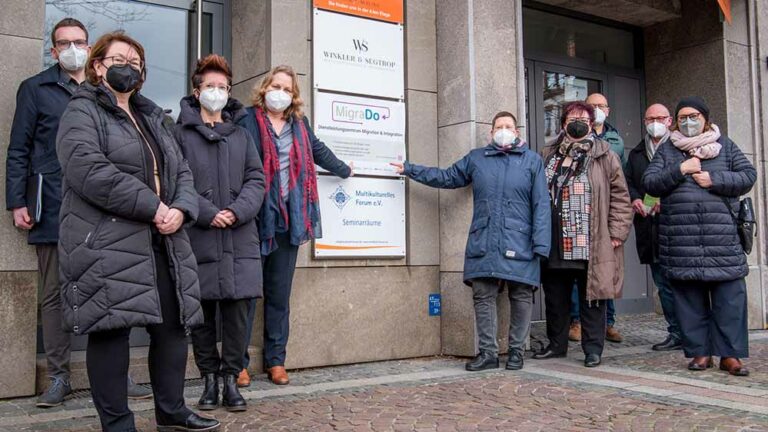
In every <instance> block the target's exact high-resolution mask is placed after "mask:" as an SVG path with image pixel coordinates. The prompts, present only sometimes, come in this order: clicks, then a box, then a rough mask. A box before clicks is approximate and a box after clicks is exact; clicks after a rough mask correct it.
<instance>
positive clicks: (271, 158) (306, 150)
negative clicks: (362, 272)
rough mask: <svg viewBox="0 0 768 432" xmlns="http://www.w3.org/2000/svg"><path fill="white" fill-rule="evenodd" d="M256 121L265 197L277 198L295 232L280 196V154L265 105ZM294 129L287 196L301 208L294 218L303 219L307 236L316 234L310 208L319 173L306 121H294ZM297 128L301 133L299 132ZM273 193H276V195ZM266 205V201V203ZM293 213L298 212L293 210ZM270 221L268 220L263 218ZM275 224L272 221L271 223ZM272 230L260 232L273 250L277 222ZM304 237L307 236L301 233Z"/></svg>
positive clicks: (315, 197)
mask: <svg viewBox="0 0 768 432" xmlns="http://www.w3.org/2000/svg"><path fill="white" fill-rule="evenodd" d="M254 114H255V116H256V123H257V124H258V125H259V132H260V135H261V148H262V151H263V153H264V156H263V159H264V180H265V183H266V184H265V190H264V194H265V197H266V198H265V201H267V200H270V201H271V202H276V203H277V205H278V206H279V212H280V216H281V217H282V218H283V221H284V222H285V226H287V227H290V228H289V231H291V232H292V233H293V231H294V229H295V228H296V227H292V226H291V224H290V222H291V221H290V216H289V212H288V209H287V208H286V205H285V202H284V201H283V199H282V197H281V196H280V159H279V155H278V150H277V145H276V144H275V141H274V140H273V137H272V133H271V131H270V129H269V127H268V126H267V121H268V120H267V116H266V113H265V112H264V110H263V109H261V108H257V109H256V110H255V113H254ZM294 125H295V127H294V133H293V146H292V147H291V150H290V156H289V159H290V165H289V168H288V175H289V179H288V199H289V205H290V207H291V209H300V213H299V215H300V216H301V220H300V221H294V224H296V223H302V225H303V226H302V227H301V229H302V231H303V232H304V233H306V236H307V237H308V238H313V237H314V234H315V233H314V228H313V223H312V222H313V221H312V218H311V217H310V214H309V209H310V208H312V207H315V206H317V205H318V201H319V200H318V195H317V175H316V174H315V162H314V158H313V156H312V145H311V143H310V142H309V134H308V133H307V128H306V127H305V125H304V122H303V121H301V120H300V119H297V120H296V121H295V122H294ZM297 129H298V132H299V133H298V134H297V133H296V131H297ZM297 186H299V187H301V189H300V193H299V194H296V193H291V192H293V191H294V190H295V189H296V187H297ZM273 195H274V196H273ZM265 205H266V204H265ZM291 213H294V215H295V212H294V211H293V210H292V211H291ZM264 216H265V217H266V218H269V219H273V218H274V215H272V214H265V215H264ZM263 222H269V221H263ZM270 225H272V224H270ZM272 226H273V229H272V232H262V233H261V236H262V238H264V239H265V241H267V242H270V243H269V244H268V245H266V247H265V248H264V247H263V248H262V249H263V250H264V249H266V250H270V251H271V250H273V246H274V247H276V245H272V244H271V242H273V241H274V225H272ZM302 237H304V236H302Z"/></svg>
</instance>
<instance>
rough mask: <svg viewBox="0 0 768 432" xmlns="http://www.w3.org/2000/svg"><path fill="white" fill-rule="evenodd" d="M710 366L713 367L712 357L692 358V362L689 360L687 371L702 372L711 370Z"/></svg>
mask: <svg viewBox="0 0 768 432" xmlns="http://www.w3.org/2000/svg"><path fill="white" fill-rule="evenodd" d="M712 366H713V363H712V357H709V356H701V357H694V358H693V360H691V362H690V363H688V370H692V371H703V370H706V369H709V368H711V367H712Z"/></svg>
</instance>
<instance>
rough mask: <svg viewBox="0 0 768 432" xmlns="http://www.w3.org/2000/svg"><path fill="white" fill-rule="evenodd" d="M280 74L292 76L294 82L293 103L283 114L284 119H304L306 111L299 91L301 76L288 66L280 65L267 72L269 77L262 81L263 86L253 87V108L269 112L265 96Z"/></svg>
mask: <svg viewBox="0 0 768 432" xmlns="http://www.w3.org/2000/svg"><path fill="white" fill-rule="evenodd" d="M279 73H284V74H286V75H288V76H290V77H291V80H292V81H293V95H292V96H293V100H292V101H291V105H290V106H289V107H288V108H286V110H285V112H283V118H285V119H288V118H290V117H291V116H294V117H296V118H297V119H301V118H302V117H304V110H302V107H303V106H304V101H303V100H302V99H301V91H300V90H299V76H298V75H297V74H296V71H295V70H293V68H292V67H290V66H288V65H280V66H277V67H275V68H273V69H272V70H271V71H269V72H267V75H266V76H265V77H264V79H263V80H261V84H259V85H256V86H253V90H252V91H251V102H253V106H255V107H259V108H261V109H263V110H264V111H267V105H266V103H265V102H264V95H266V94H267V92H268V91H269V86H270V85H272V79H273V78H274V77H275V75H276V74H279Z"/></svg>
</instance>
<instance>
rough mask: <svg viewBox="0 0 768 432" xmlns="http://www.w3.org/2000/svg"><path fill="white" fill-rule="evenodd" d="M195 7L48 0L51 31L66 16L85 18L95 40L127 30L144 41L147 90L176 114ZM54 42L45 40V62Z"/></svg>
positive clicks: (186, 74)
mask: <svg viewBox="0 0 768 432" xmlns="http://www.w3.org/2000/svg"><path fill="white" fill-rule="evenodd" d="M189 13H190V12H189V10H187V9H182V8H177V7H171V6H164V5H158V4H154V3H152V4H150V3H144V2H138V1H127V0H103V1H99V0H90V1H82V0H46V2H45V14H46V16H45V26H46V27H45V29H46V33H45V34H46V35H50V33H51V30H52V29H53V26H54V25H56V23H57V22H58V21H59V20H61V19H62V18H65V17H72V18H75V19H78V20H79V21H81V22H82V23H83V24H84V25H85V26H86V28H87V29H88V33H89V42H90V43H91V44H93V43H94V42H96V40H97V39H98V38H99V36H101V35H102V34H104V33H107V32H110V31H113V30H125V32H126V33H127V34H128V35H130V36H131V37H133V38H135V39H136V40H138V41H139V42H140V43H141V44H142V45H143V46H144V49H145V51H146V57H147V62H146V63H147V66H146V68H147V81H146V83H145V84H144V87H143V89H142V93H143V94H144V95H145V96H147V97H148V98H150V99H152V100H153V101H154V102H155V103H157V104H158V105H160V106H161V107H162V108H164V109H170V110H172V112H173V115H174V116H175V115H176V114H177V113H178V111H179V100H180V99H181V98H182V97H184V96H185V95H186V94H187V89H188V81H189V64H190V60H189V57H188V53H187V47H188V45H189V43H188V41H189V32H190V31H189V19H188V16H189ZM50 51H51V40H50V38H49V37H46V39H45V46H44V48H43V62H44V64H45V66H46V67H48V66H51V65H53V63H54V62H55V61H54V60H53V59H52V58H51V53H50Z"/></svg>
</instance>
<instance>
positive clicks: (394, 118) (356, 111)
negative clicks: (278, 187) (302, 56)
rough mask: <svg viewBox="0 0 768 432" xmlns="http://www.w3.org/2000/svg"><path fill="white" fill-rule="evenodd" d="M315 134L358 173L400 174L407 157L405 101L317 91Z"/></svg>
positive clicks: (314, 116)
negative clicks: (397, 166)
mask: <svg viewBox="0 0 768 432" xmlns="http://www.w3.org/2000/svg"><path fill="white" fill-rule="evenodd" d="M314 100H315V109H314V111H313V113H314V115H313V118H314V121H315V135H317V137H318V138H320V139H321V140H322V141H323V142H324V143H325V144H326V145H327V146H328V147H329V148H330V149H331V150H332V151H333V153H334V154H335V155H336V156H337V157H338V158H339V159H341V160H343V161H352V162H353V163H354V166H355V173H356V174H364V175H379V176H396V175H397V174H396V173H395V171H394V169H393V167H392V166H391V165H389V163H390V162H403V161H404V160H405V103H403V102H393V101H389V100H383V99H372V98H363V97H356V96H346V95H340V94H335V93H324V92H317V91H316V92H315V98H314Z"/></svg>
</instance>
